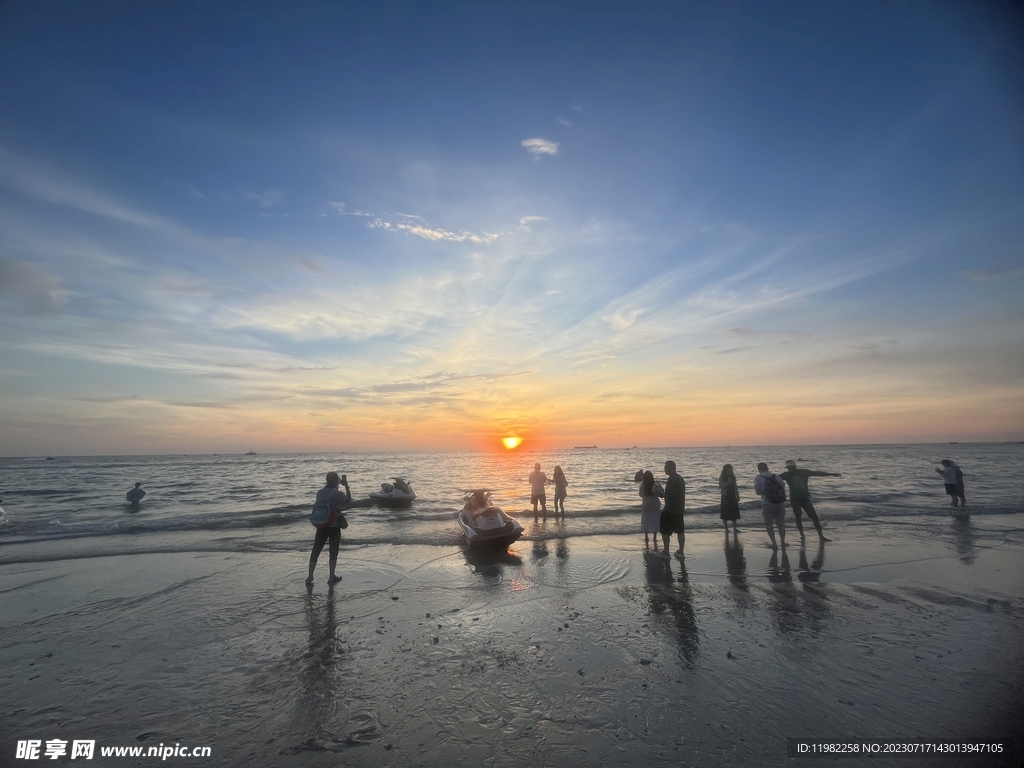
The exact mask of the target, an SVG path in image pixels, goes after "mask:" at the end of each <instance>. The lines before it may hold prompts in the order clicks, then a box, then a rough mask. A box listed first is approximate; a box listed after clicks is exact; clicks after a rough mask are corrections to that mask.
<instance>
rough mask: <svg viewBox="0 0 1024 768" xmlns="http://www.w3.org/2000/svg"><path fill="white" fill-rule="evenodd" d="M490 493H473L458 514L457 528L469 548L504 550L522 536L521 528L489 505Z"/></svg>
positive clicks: (513, 520) (507, 516)
mask: <svg viewBox="0 0 1024 768" xmlns="http://www.w3.org/2000/svg"><path fill="white" fill-rule="evenodd" d="M490 496H491V494H490V492H489V491H484V490H478V491H473V492H472V493H470V495H469V496H468V497H467V498H466V504H465V506H463V507H462V510H461V511H460V512H459V516H458V521H459V527H460V528H462V532H463V533H464V534H465V535H466V543H467V544H469V546H471V547H493V548H497V549H506V548H507V547H508V545H509V544H511V543H512V542H514V541H516V540H517V539H518V538H519V537H520V536H522V535H523V526H522V525H520V524H519V522H518V521H517V520H515V519H513V518H512V517H510V516H509V515H507V514H505V512H504V511H503V510H502V509H500V508H499V507H496V506H494V505H493V504H491V499H490Z"/></svg>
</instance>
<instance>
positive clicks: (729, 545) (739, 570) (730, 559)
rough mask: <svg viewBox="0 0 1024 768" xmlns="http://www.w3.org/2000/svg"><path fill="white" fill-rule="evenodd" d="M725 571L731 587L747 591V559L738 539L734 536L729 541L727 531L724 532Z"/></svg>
mask: <svg viewBox="0 0 1024 768" xmlns="http://www.w3.org/2000/svg"><path fill="white" fill-rule="evenodd" d="M725 570H726V571H727V572H728V574H729V581H730V582H731V583H732V584H733V586H736V587H739V588H740V589H742V590H744V591H747V590H748V589H749V587H748V586H747V558H745V557H744V556H743V544H742V543H741V542H740V537H739V536H738V535H734V536H733V538H732V541H730V540H729V529H728V528H727V529H726V531H725Z"/></svg>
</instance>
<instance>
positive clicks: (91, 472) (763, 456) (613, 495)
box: [0, 443, 1024, 562]
mask: <svg viewBox="0 0 1024 768" xmlns="http://www.w3.org/2000/svg"><path fill="white" fill-rule="evenodd" d="M789 458H793V459H796V460H798V461H799V464H800V466H802V467H806V468H809V469H817V470H824V471H830V472H841V473H842V477H841V478H831V477H821V478H812V480H811V494H812V497H813V499H814V501H815V505H816V507H817V509H818V513H819V516H820V517H821V519H822V520H823V522H824V523H825V525H826V528H827V527H828V526H829V525H832V526H836V525H841V524H842V523H843V522H844V521H862V520H866V519H870V518H873V517H886V518H894V517H895V518H905V520H906V522H908V523H910V522H919V523H922V524H927V522H928V521H929V520H930V519H933V520H948V516H949V513H950V507H949V499H948V497H947V496H946V495H945V493H944V490H943V485H942V479H941V477H940V476H939V475H938V474H937V473H936V472H935V467H936V466H937V465H938V461H939V460H940V459H943V458H951V459H953V460H954V461H956V462H957V463H958V464H959V465H960V466H961V468H962V469H963V471H964V474H965V484H966V493H967V502H968V505H969V506H968V511H969V512H970V514H971V515H972V518H975V519H977V516H984V515H991V514H1021V513H1024V484H1022V478H1024V444H979V443H972V444H941V445H928V444H913V445H819V446H763V447H750V446H746V447H737V448H730V447H715V448H668V449H665V448H656V449H608V450H604V449H585V450H581V449H574V450H563V451H550V452H529V453H517V452H510V453H505V454H497V453H495V454H488V453H475V452H465V453H429V452H422V453H421V452H405V453H355V452H352V453H330V454H281V455H257V456H243V455H197V456H181V455H171V456H88V457H53V458H4V459H0V498H2V499H3V502H2V504H3V507H4V508H5V511H6V514H5V516H0V559H2V560H4V561H6V562H12V561H18V560H22V559H38V560H46V559H59V558H61V557H63V556H68V557H82V556H88V555H89V554H90V553H92V552H95V553H96V554H101V553H102V554H109V553H112V552H125V553H127V552H139V551H167V550H173V551H203V550H208V549H220V548H240V547H241V548H245V549H247V550H250V551H251V550H257V551H258V550H267V551H281V550H300V549H305V548H306V547H308V546H309V540H310V538H311V537H312V533H313V529H312V527H311V526H310V525H309V522H308V519H307V518H308V514H309V510H310V506H311V504H312V502H313V499H314V496H315V493H316V491H317V489H319V488H320V487H322V485H323V479H324V475H325V474H326V473H327V472H328V471H330V470H336V471H338V472H339V473H344V474H347V475H348V479H349V484H350V486H351V488H352V492H353V497H354V498H355V499H365V498H366V497H367V495H368V494H369V493H370V492H371V491H374V490H377V489H378V488H379V484H380V483H381V482H385V481H388V480H390V478H392V477H395V476H400V477H404V478H406V479H407V480H408V481H409V482H410V483H411V484H412V486H413V489H414V490H415V491H416V493H417V496H418V498H417V500H416V501H415V502H414V503H413V505H412V507H411V508H409V509H406V510H392V509H385V508H380V507H377V506H373V505H368V506H364V507H358V508H355V509H353V510H351V511H350V512H349V514H348V518H349V521H350V527H349V528H348V529H347V530H346V531H343V543H344V544H345V545H360V544H378V543H390V544H396V545H402V544H428V545H439V546H441V545H456V544H458V543H459V542H460V540H461V536H460V531H459V528H458V526H457V524H456V522H455V516H456V514H457V512H458V510H459V509H460V508H461V506H462V501H463V497H464V494H465V491H466V490H467V489H470V488H477V487H486V488H490V489H492V491H493V495H492V498H493V499H494V501H495V503H497V504H498V505H499V506H501V507H502V508H503V509H504V510H505V511H506V512H508V513H510V514H512V515H513V516H515V517H517V518H519V519H520V520H521V522H523V524H524V526H525V527H526V534H525V536H524V538H525V539H526V540H531V539H532V540H538V539H545V538H566V537H572V536H592V535H604V534H621V533H632V532H636V531H638V530H639V519H640V511H639V497H638V495H637V490H638V489H637V484H636V483H635V482H634V480H633V478H634V475H635V473H636V471H637V470H639V469H651V470H652V471H654V473H655V475H656V476H657V477H662V478H663V474H662V472H661V468H662V466H663V464H664V461H665V460H666V459H673V460H674V461H675V462H676V464H677V465H678V467H679V471H680V473H681V474H682V475H683V477H684V478H685V480H686V488H687V498H686V507H687V516H686V525H687V529H688V530H701V529H717V528H719V527H720V526H721V521H720V519H719V517H718V508H717V504H718V501H719V491H718V484H717V480H718V475H719V472H720V471H721V468H722V465H723V464H725V463H727V462H728V463H731V464H733V466H734V467H735V468H736V474H737V478H738V480H739V484H740V493H741V502H742V503H741V512H742V516H743V520H742V521H741V525H745V526H750V527H758V528H759V527H760V526H761V520H760V513H759V507H760V502H759V501H758V498H757V496H756V495H755V494H754V491H753V480H754V476H755V474H756V472H757V470H756V463H757V462H758V461H762V460H763V461H766V462H768V463H769V465H770V466H771V468H772V469H773V470H774V471H776V472H781V471H782V470H783V463H784V461H785V460H786V459H789ZM534 463H539V464H540V465H541V467H542V469H543V470H544V471H545V472H547V474H548V476H549V477H550V476H551V474H552V470H553V468H554V466H555V465H556V464H558V465H560V466H561V467H562V468H563V470H564V471H565V474H566V477H567V478H568V481H569V488H568V491H569V496H568V498H567V500H566V503H565V508H566V517H565V521H564V523H563V522H556V521H555V520H554V519H553V517H552V516H551V515H549V517H548V519H547V520H546V521H545V520H543V519H541V520H537V521H535V520H534V516H533V514H532V510H531V509H530V506H529V499H530V488H529V483H528V481H527V477H528V475H529V473H530V472H531V471H532V469H533V465H534ZM138 481H141V482H142V483H143V488H144V489H145V490H146V497H145V499H144V500H143V502H142V505H141V507H140V509H139V510H138V511H134V512H133V511H131V510H130V509H129V508H128V507H127V505H126V503H125V500H124V494H125V492H126V491H127V490H129V489H130V488H131V487H132V486H133V485H134V483H135V482H138ZM551 493H552V491H549V495H548V500H549V505H550V504H551ZM1022 520H1024V518H1022ZM41 545H45V546H41Z"/></svg>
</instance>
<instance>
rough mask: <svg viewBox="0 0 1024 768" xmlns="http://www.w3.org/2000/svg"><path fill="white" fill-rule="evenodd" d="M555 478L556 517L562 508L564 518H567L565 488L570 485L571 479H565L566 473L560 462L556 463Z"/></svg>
mask: <svg viewBox="0 0 1024 768" xmlns="http://www.w3.org/2000/svg"><path fill="white" fill-rule="evenodd" d="M554 476H555V477H554V479H555V517H558V510H559V509H561V510H562V519H563V520H564V519H565V497H566V495H567V494H566V492H565V489H566V487H567V486H568V485H569V481H568V480H566V479H565V473H564V472H563V471H562V467H561V466H560V465H558V464H556V465H555V472H554Z"/></svg>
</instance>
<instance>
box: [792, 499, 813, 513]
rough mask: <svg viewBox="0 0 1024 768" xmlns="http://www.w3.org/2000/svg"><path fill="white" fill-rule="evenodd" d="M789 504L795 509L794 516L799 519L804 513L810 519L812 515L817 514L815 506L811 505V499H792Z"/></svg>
mask: <svg viewBox="0 0 1024 768" xmlns="http://www.w3.org/2000/svg"><path fill="white" fill-rule="evenodd" d="M789 504H790V506H792V507H793V514H794V515H796V516H797V517H800V515H801V514H802V513H803V512H806V513H807V516H808V517H810V516H811V515H813V514H815V512H814V505H813V504H811V500H810V499H797V498H791V499H790V500H789Z"/></svg>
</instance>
